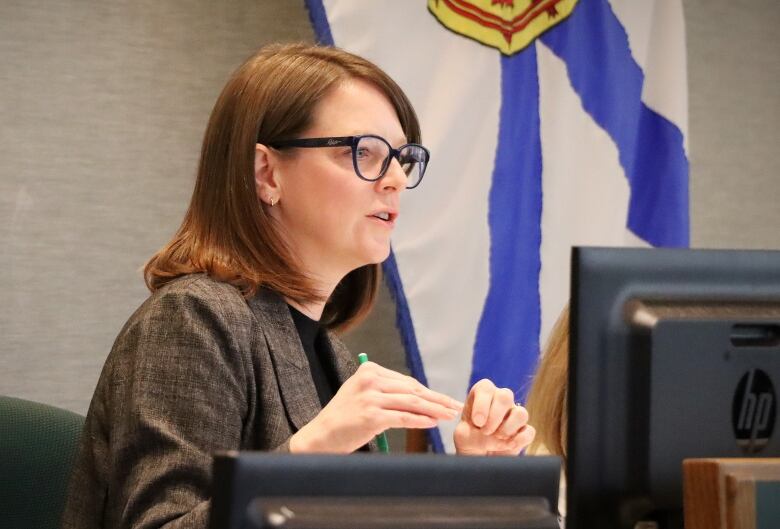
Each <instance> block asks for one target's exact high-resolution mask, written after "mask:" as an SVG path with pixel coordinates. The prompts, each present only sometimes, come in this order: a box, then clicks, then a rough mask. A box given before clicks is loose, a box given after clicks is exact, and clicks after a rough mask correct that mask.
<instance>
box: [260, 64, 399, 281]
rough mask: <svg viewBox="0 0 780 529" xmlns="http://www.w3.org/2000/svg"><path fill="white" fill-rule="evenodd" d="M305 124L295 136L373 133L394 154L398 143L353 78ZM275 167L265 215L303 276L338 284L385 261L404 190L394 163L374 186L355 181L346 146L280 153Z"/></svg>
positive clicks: (383, 112) (372, 90)
mask: <svg viewBox="0 0 780 529" xmlns="http://www.w3.org/2000/svg"><path fill="white" fill-rule="evenodd" d="M313 118H314V119H313V122H312V125H311V127H310V128H309V129H308V130H306V131H305V132H304V133H302V134H300V136H299V137H301V138H321V137H331V136H355V135H360V134H375V135H378V136H381V137H383V138H385V139H386V140H387V141H388V142H389V143H390V144H391V145H392V146H393V147H394V148H398V147H399V146H400V145H403V144H404V143H406V137H405V135H404V132H403V129H402V128H401V124H400V122H399V121H398V116H397V115H396V112H395V109H394V108H393V106H392V104H391V103H390V101H389V100H388V99H387V98H386V97H385V95H384V94H383V93H382V92H381V91H380V90H379V89H378V88H376V87H375V86H374V85H372V84H370V83H368V82H366V81H362V80H359V79H353V80H349V81H347V82H344V83H342V84H340V85H338V86H336V87H335V88H334V89H333V90H331V91H330V92H329V93H328V94H327V95H326V97H325V98H324V99H323V100H322V101H321V102H320V103H319V105H318V106H317V108H316V109H315V113H314V116H313ZM275 167H276V172H275V176H276V178H277V179H278V184H279V196H278V200H279V203H278V204H277V205H276V206H275V207H272V208H270V213H271V215H273V216H274V218H275V220H276V221H277V223H278V224H279V225H280V227H281V232H282V235H283V236H284V237H285V239H286V240H287V242H288V243H289V244H290V245H291V247H292V249H293V251H294V252H295V254H296V255H297V257H299V258H300V259H301V260H302V261H303V263H302V264H303V267H304V270H305V271H306V272H307V273H309V274H313V275H315V276H316V277H320V278H323V279H326V280H334V281H339V280H341V278H342V277H343V276H344V275H346V274H347V273H349V272H350V271H351V270H354V269H355V268H358V267H360V266H363V265H366V264H370V263H379V262H382V261H384V260H385V259H386V258H387V256H388V255H389V252H390V234H391V232H392V231H393V226H394V224H395V221H396V219H397V217H398V209H399V198H400V195H401V192H402V191H403V190H404V189H405V186H406V175H405V174H404V172H403V170H402V169H401V166H400V165H399V164H398V161H397V160H393V161H392V163H391V164H390V166H389V168H388V170H387V172H386V173H385V175H384V176H383V177H382V178H381V179H379V180H377V181H375V182H367V181H365V180H362V179H360V178H359V177H358V176H357V174H355V169H354V167H353V164H352V151H351V148H350V147H324V148H293V149H286V150H285V151H284V152H283V153H281V155H280V156H278V157H277V158H276V164H275ZM377 215H385V216H389V219H388V220H383V219H380V218H378V217H377Z"/></svg>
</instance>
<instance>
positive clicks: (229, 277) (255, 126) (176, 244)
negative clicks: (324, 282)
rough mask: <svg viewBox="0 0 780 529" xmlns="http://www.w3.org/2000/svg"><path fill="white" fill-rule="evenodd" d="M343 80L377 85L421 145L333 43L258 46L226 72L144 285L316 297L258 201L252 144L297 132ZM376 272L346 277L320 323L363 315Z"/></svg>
mask: <svg viewBox="0 0 780 529" xmlns="http://www.w3.org/2000/svg"><path fill="white" fill-rule="evenodd" d="M349 79H362V80H365V81H368V82H370V83H372V84H373V85H375V86H376V87H377V88H379V89H380V90H381V91H382V92H383V93H384V94H385V96H386V97H387V99H388V100H389V101H390V103H391V104H392V105H393V107H394V108H395V111H396V113H397V115H398V120H399V122H400V124H401V127H402V129H403V131H404V133H405V135H406V137H407V140H408V141H409V142H414V143H419V142H420V126H419V123H418V121H417V116H416V115H415V113H414V109H413V108H412V105H411V103H410V102H409V100H408V99H407V97H406V96H405V95H404V93H403V91H402V90H401V88H400V87H399V86H398V85H397V84H396V83H395V82H394V81H393V80H392V79H391V78H390V77H389V76H388V75H387V74H386V73H385V72H383V71H382V70H381V69H379V67H377V66H376V65H374V64H373V63H371V62H369V61H367V60H366V59H363V58H362V57H358V56H357V55H353V54H351V53H348V52H346V51H343V50H340V49H338V48H330V47H321V46H312V45H307V44H287V45H272V46H267V47H265V48H262V49H260V50H259V51H258V52H257V53H256V54H254V55H253V56H252V57H250V58H249V59H248V60H247V61H246V62H244V64H242V65H241V66H240V67H239V68H238V69H237V70H236V71H235V73H234V74H233V75H232V77H231V78H230V80H228V82H227V84H226V85H225V87H224V89H223V90H222V93H221V94H220V96H219V98H218V99H217V102H216V104H215V105H214V109H213V110H212V112H211V117H210V118H209V123H208V126H207V127H206V132H205V135H204V138H203V146H202V149H201V156H200V164H199V167H198V173H197V179H196V182H195V189H194V191H193V193H192V199H191V201H190V205H189V208H188V210H187V213H186V214H185V216H184V220H183V221H182V224H181V227H180V228H179V230H178V232H177V233H176V235H175V236H174V237H173V239H172V240H171V241H170V242H169V243H168V244H167V245H166V246H165V247H163V248H162V249H160V250H159V251H158V252H157V253H156V254H155V255H154V256H153V257H152V258H151V259H149V261H148V262H147V263H146V266H145V267H144V279H145V281H146V285H147V286H148V287H149V289H150V290H152V291H154V290H156V289H158V288H160V287H161V286H163V285H165V284H166V283H168V282H170V281H172V280H173V279H175V278H177V277H179V276H182V275H185V274H191V273H196V272H205V273H206V274H208V275H210V276H212V277H214V278H215V279H219V280H220V281H224V282H227V283H230V284H232V285H234V286H236V287H237V288H238V289H239V290H240V291H241V292H242V293H243V294H244V295H245V296H247V297H249V296H252V295H254V294H255V293H256V292H257V290H258V289H259V288H261V287H263V288H269V289H271V290H274V291H276V292H278V293H279V294H281V295H282V296H284V297H286V298H288V299H293V300H296V301H299V302H307V301H314V300H321V299H322V298H321V294H319V293H318V292H317V291H316V289H315V288H314V285H313V284H312V281H311V279H310V278H309V277H307V276H306V275H305V274H304V272H303V271H302V270H300V269H299V267H298V266H296V261H295V259H294V258H293V254H292V251H291V249H290V248H288V247H287V246H286V244H285V242H284V240H283V237H282V236H281V234H280V233H278V232H277V230H276V229H275V228H274V225H273V224H272V221H271V217H270V216H269V215H268V213H266V211H265V209H264V208H262V207H260V205H259V203H258V199H257V195H256V191H255V182H254V158H255V147H256V144H257V143H261V144H264V145H270V144H273V143H274V142H275V141H279V140H286V139H290V138H294V137H295V136H296V135H297V134H300V133H301V132H303V131H304V130H305V129H306V128H307V127H308V126H310V122H311V119H312V116H313V114H314V111H315V109H316V106H317V104H318V103H319V102H320V101H321V100H322V98H323V97H324V96H325V95H326V94H327V93H328V92H329V90H331V89H332V88H333V87H335V86H338V85H339V84H341V83H343V82H345V81H347V80H349ZM380 276H381V268H380V267H379V265H377V264H371V265H366V266H363V267H361V268H358V269H356V270H353V271H352V272H350V273H349V274H347V275H346V276H345V277H344V279H343V280H342V281H341V282H340V283H339V285H338V286H337V287H336V289H335V291H334V292H333V294H332V295H331V297H330V299H329V300H328V303H327V304H326V306H325V309H324V312H323V315H322V320H321V321H322V322H323V324H325V325H326V326H327V327H329V328H339V329H344V328H346V327H348V326H350V325H352V324H354V323H355V322H356V321H359V320H360V319H361V318H362V317H364V316H365V314H367V313H368V311H369V310H370V308H371V305H372V304H373V301H374V298H375V297H376V292H377V289H378V282H379V278H380Z"/></svg>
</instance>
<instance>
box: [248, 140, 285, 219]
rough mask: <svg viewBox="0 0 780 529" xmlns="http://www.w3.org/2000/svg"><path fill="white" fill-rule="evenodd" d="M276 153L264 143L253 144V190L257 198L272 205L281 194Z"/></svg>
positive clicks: (277, 200)
mask: <svg viewBox="0 0 780 529" xmlns="http://www.w3.org/2000/svg"><path fill="white" fill-rule="evenodd" d="M278 160H279V157H278V155H277V154H276V153H275V152H274V151H273V150H272V149H269V148H268V147H266V146H265V145H263V144H261V143H258V144H257V145H256V146H255V192H256V193H257V199H258V200H259V201H260V202H262V203H264V204H267V205H269V206H271V207H273V206H274V205H275V204H276V203H277V202H279V200H280V199H281V195H282V187H281V182H280V178H279V174H278V170H277V169H278V167H277V165H278Z"/></svg>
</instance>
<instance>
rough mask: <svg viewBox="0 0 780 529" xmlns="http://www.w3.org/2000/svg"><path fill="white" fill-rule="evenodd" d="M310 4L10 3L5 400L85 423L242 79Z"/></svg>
mask: <svg viewBox="0 0 780 529" xmlns="http://www.w3.org/2000/svg"><path fill="white" fill-rule="evenodd" d="M312 38H313V35H312V31H311V28H310V24H309V21H308V16H307V14H306V12H305V10H304V8H303V2H302V1H287V0H275V1H268V0H264V1H255V0H242V1H231V2H213V1H209V0H198V1H183V0H177V1H170V0H166V1H164V2H158V1H152V0H132V1H129V0H128V1H116V2H98V1H76V0H73V1H63V2H60V1H54V0H51V1H29V0H18V1H8V0H4V1H3V2H0V116H1V119H0V248H2V250H0V251H1V252H2V263H3V271H2V273H1V274H0V293H2V303H0V340H2V341H1V342H0V394H10V395H16V396H20V397H26V398H30V399H34V400H40V401H45V402H50V403H53V404H57V405H60V406H64V407H67V408H70V409H73V410H75V411H79V412H85V411H86V407H87V405H88V402H89V399H90V397H91V395H92V390H93V388H94V385H95V382H96V381H97V377H98V374H99V371H100V368H101V366H102V363H103V360H104V358H105V357H106V355H107V354H108V351H109V349H110V347H111V344H112V342H113V340H114V337H115V336H116V334H117V333H118V331H119V329H120V328H121V326H122V325H123V324H124V322H125V320H126V319H127V318H128V316H129V315H130V314H131V313H132V312H133V311H134V310H135V309H136V307H137V306H138V305H139V304H140V303H141V301H142V300H143V299H144V298H145V297H146V295H147V292H146V289H145V287H144V285H143V281H142V279H141V275H140V273H139V269H140V267H141V266H142V265H143V263H144V261H145V260H146V259H147V258H148V257H149V256H150V255H151V254H152V252H153V251H154V250H155V249H157V248H158V247H159V246H161V245H162V244H163V243H164V242H166V241H167V240H168V238H169V237H170V236H171V235H172V234H173V232H174V230H175V229H176V228H177V226H178V223H179V221H180V220H181V217H182V214H183V212H184V209H185V207H186V205H187V202H188V199H189V196H190V193H191V191H192V183H193V180H194V174H195V168H196V163H197V156H198V152H199V148H200V140H201V137H202V134H203V130H204V128H205V124H206V120H207V118H208V114H209V112H210V110H211V107H212V105H213V103H214V101H215V99H216V97H217V95H218V92H219V90H220V89H221V87H222V85H223V84H224V82H225V80H226V79H227V77H228V75H229V74H230V72H231V71H232V70H233V69H234V68H235V67H236V66H237V65H238V64H240V63H241V61H242V60H243V59H244V58H245V57H247V56H248V55H249V54H250V53H251V52H252V51H253V50H254V49H256V48H258V47H259V46H261V45H262V44H264V43H267V42H270V41H274V40H308V41H310V40H312Z"/></svg>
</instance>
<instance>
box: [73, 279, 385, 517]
mask: <svg viewBox="0 0 780 529" xmlns="http://www.w3.org/2000/svg"><path fill="white" fill-rule="evenodd" d="M325 342H327V344H328V345H329V348H330V352H331V354H330V355H329V356H330V360H331V362H332V365H331V368H332V369H333V372H334V373H336V374H337V377H338V379H339V383H343V382H344V381H345V380H346V379H347V378H349V377H350V376H351V375H352V374H353V373H354V372H355V370H356V369H357V362H356V361H355V360H354V358H353V357H352V355H351V354H349V352H348V351H347V349H346V347H345V346H344V344H343V343H342V342H341V341H340V340H339V339H338V338H337V337H335V336H334V335H333V334H332V333H330V332H328V333H327V340H325ZM320 409H321V405H320V401H319V398H318V396H317V390H316V388H315V386H314V382H313V380H312V377H311V371H310V369H309V364H308V361H307V359H306V354H305V352H304V350H303V347H302V345H301V341H300V338H299V336H298V333H297V331H296V328H295V325H294V323H293V320H292V316H291V315H290V311H289V308H288V307H287V304H286V303H285V301H284V300H283V299H282V298H281V297H280V296H279V295H277V294H275V293H273V292H270V291H267V290H261V291H260V292H259V293H258V295H256V296H255V297H253V298H251V299H248V300H247V299H245V298H244V297H243V296H242V295H241V294H240V293H239V291H238V290H237V289H236V288H234V287H233V286H231V285H229V284H227V283H223V282H219V281H216V280H214V279H211V278H209V277H208V276H206V275H204V274H193V275H189V276H184V277H182V278H179V279H177V280H175V281H172V282H171V283H169V284H168V285H166V286H164V287H163V288H161V289H160V290H158V291H156V292H155V293H154V294H152V296H151V297H150V298H149V299H147V300H146V302H145V303H144V304H143V305H142V306H141V307H140V308H139V309H138V310H137V311H136V312H135V313H134V314H133V315H132V316H131V317H130V319H129V321H128V322H127V323H126V324H125V326H124V328H123V329H122V331H121V332H120V333H119V336H118V337H117V339H116V342H115V343H114V347H113V348H112V350H111V353H110V354H109V356H108V359H107V360H106V363H105V366H104V367H103V371H102V373H101V375H100V379H99V381H98V384H97V388H96V389H95V394H94V396H93V398H92V402H91V404H90V407H89V412H88V413H87V418H86V422H85V425H84V430H83V434H82V439H81V444H80V450H79V454H78V457H77V460H76V463H75V467H74V471H73V475H72V477H71V481H70V485H69V492H68V498H67V501H66V506H65V511H64V513H63V518H62V521H63V525H62V526H63V528H64V529H94V528H112V529H120V528H121V529H124V528H151V527H155V528H157V527H165V528H168V529H173V528H183V527H187V528H206V527H207V524H208V515H209V508H210V499H209V495H210V486H211V465H212V454H213V453H214V452H216V451H219V450H276V451H280V452H283V451H287V450H289V439H290V436H291V435H292V434H293V433H295V432H296V431H298V430H299V429H300V428H301V427H303V426H304V425H305V424H306V423H308V422H309V421H310V420H311V419H312V418H314V416H315V415H317V413H319V411H320ZM371 448H375V447H374V446H373V443H372V446H371Z"/></svg>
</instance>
